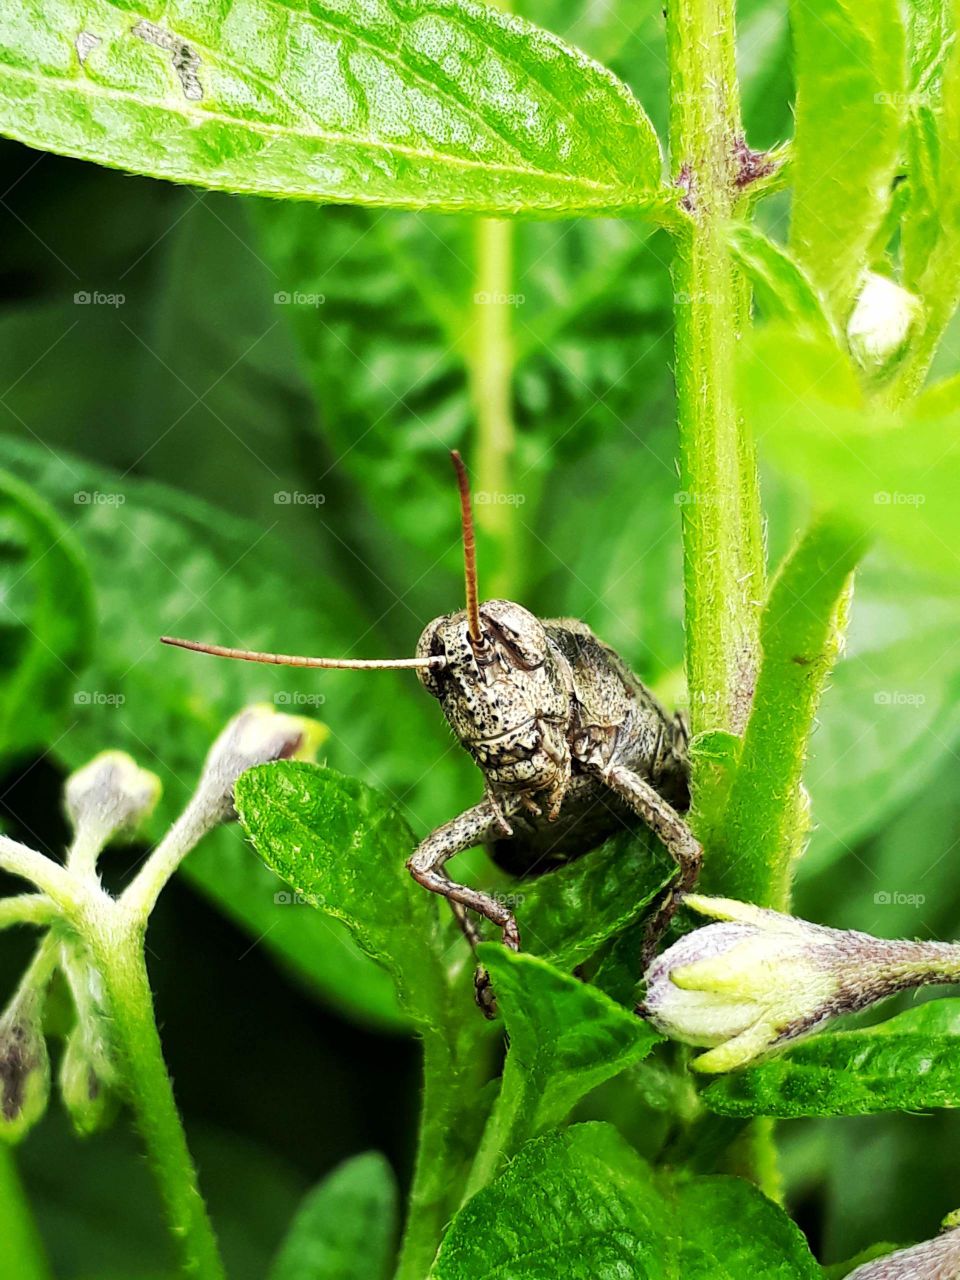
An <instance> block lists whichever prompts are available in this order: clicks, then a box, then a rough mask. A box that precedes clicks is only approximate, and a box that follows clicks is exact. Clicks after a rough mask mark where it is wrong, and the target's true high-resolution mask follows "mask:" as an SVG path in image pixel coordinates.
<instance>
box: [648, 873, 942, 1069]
mask: <svg viewBox="0 0 960 1280" xmlns="http://www.w3.org/2000/svg"><path fill="white" fill-rule="evenodd" d="M685 902H686V905H687V906H689V907H692V908H693V909H694V910H695V911H699V912H700V913H701V914H702V915H706V916H713V917H714V918H716V919H717V920H719V921H720V922H721V923H718V924H710V925H706V926H705V927H703V928H700V929H695V930H694V931H693V932H692V933H688V934H687V935H686V936H685V937H683V938H681V939H680V940H679V941H678V942H676V943H674V945H673V946H672V947H670V948H668V950H666V951H665V952H664V953H663V955H661V956H658V957H657V959H656V960H654V961H653V963H652V964H651V965H650V967H649V968H648V969H647V972H646V974H645V981H646V995H645V997H644V1001H643V1004H642V1006H641V1011H642V1012H643V1014H644V1015H645V1016H646V1017H647V1018H649V1020H650V1021H651V1022H652V1023H653V1025H654V1026H655V1027H657V1028H658V1030H660V1031H662V1032H664V1034H665V1035H668V1036H671V1037H672V1038H673V1039H675V1040H682V1041H684V1042H685V1043H686V1044H693V1045H701V1046H703V1047H705V1048H707V1049H709V1052H708V1053H704V1054H701V1055H700V1056H699V1057H698V1058H696V1059H695V1060H694V1062H693V1063H692V1066H693V1067H694V1069H695V1070H697V1071H705V1072H718V1071H730V1070H732V1069H733V1068H735V1067H741V1066H743V1065H744V1064H746V1063H748V1062H751V1061H753V1060H754V1059H756V1058H760V1057H763V1056H765V1055H766V1054H768V1053H770V1052H772V1051H774V1050H775V1049H778V1048H780V1046H781V1045H784V1044H786V1043H787V1042H788V1041H791V1040H796V1039H799V1038H800V1037H802V1036H807V1035H810V1034H812V1033H813V1032H814V1031H816V1030H818V1029H819V1028H820V1027H822V1026H823V1025H824V1023H826V1022H828V1021H829V1020H830V1019H831V1018H835V1017H837V1016H838V1015H840V1014H843V1013H854V1012H856V1011H857V1010H858V1009H863V1008H866V1006H867V1005H870V1004H873V1003H874V1002H875V1001H877V1000H882V999H883V998H884V997H885V996H888V995H892V994H893V993H894V992H897V991H903V990H905V989H907V988H909V987H918V986H923V985H925V984H927V983H934V982H956V981H960V946H956V945H954V944H951V943H942V942H908V941H888V940H884V939H881V938H874V937H872V936H871V935H870V934H866V933H858V932H855V931H853V930H843V929H827V928H824V927H823V926H822V925H816V924H810V923H808V922H807V921H806V920H798V919H796V918H795V917H794V916H788V915H783V914H781V913H780V912H778V911H768V910H765V909H763V908H761V907H754V906H751V905H749V904H748V903H743V902H734V901H732V900H730V899H728V898H707V897H702V896H701V895H699V894H688V895H687V897H686V898H685Z"/></svg>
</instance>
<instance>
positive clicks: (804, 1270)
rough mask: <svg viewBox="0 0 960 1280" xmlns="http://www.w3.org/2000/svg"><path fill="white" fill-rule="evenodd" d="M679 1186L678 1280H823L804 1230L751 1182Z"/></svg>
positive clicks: (719, 1180) (696, 1181) (680, 1182)
mask: <svg viewBox="0 0 960 1280" xmlns="http://www.w3.org/2000/svg"><path fill="white" fill-rule="evenodd" d="M668 1186H669V1184H668ZM673 1186H674V1188H675V1190H674V1192H673V1208H674V1214H675V1231H676V1236H675V1239H676V1240H677V1241H678V1246H679V1247H678V1258H677V1267H676V1271H675V1272H671V1273H670V1274H671V1275H676V1276H677V1280H745V1277H748V1276H757V1277H761V1276H762V1277H763V1280H801V1278H802V1280H822V1273H821V1270H820V1267H819V1266H818V1265H817V1263H816V1261H815V1260H814V1258H813V1256H812V1254H811V1253H810V1248H809V1246H808V1244H807V1242H806V1240H805V1239H804V1237H803V1233H802V1232H801V1231H800V1228H799V1227H798V1226H796V1224H795V1223H794V1222H792V1221H791V1219H790V1218H789V1217H788V1216H787V1215H786V1213H784V1212H783V1210H782V1209H780V1208H779V1207H778V1206H777V1205H775V1204H773V1203H772V1201H770V1200H768V1199H767V1198H766V1197H765V1196H763V1195H762V1194H761V1193H760V1192H759V1191H758V1190H757V1188H756V1187H754V1186H752V1185H751V1184H750V1183H749V1182H744V1181H743V1180H742V1179H740V1178H727V1177H711V1178H692V1179H689V1180H684V1179H683V1178H682V1177H678V1178H677V1179H676V1180H675V1182H674V1184H673ZM666 1195H667V1196H668V1197H669V1195H670V1192H669V1190H667V1191H666Z"/></svg>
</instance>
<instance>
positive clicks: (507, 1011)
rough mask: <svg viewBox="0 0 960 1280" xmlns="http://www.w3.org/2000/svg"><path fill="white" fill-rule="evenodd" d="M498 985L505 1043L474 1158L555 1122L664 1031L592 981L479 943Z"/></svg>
mask: <svg viewBox="0 0 960 1280" xmlns="http://www.w3.org/2000/svg"><path fill="white" fill-rule="evenodd" d="M477 955H478V958H479V959H480V961H481V963H482V964H483V965H484V966H485V967H486V968H487V970H488V971H489V973H490V977H491V979H492V982H493V989H494V991H496V993H497V1007H498V1009H499V1010H500V1012H501V1013H502V1014H503V1020H504V1023H505V1024H506V1028H507V1034H508V1035H509V1037H510V1048H509V1051H508V1053H507V1061H506V1065H505V1067H504V1071H503V1084H502V1086H501V1090H500V1096H499V1098H498V1100H497V1105H496V1107H495V1108H494V1112H493V1115H492V1116H491V1119H490V1124H489V1127H488V1129H487V1132H486V1134H485V1135H484V1143H483V1145H482V1146H481V1149H480V1153H479V1155H478V1159H477V1164H478V1166H479V1167H480V1169H481V1170H482V1171H483V1172H482V1176H480V1175H478V1174H477V1170H476V1169H475V1171H474V1173H475V1177H478V1176H480V1181H479V1183H478V1185H482V1183H483V1182H485V1181H487V1180H488V1178H489V1176H490V1173H492V1171H493V1169H494V1168H495V1166H496V1164H497V1163H498V1162H499V1161H500V1160H503V1159H509V1158H510V1157H511V1156H512V1155H513V1154H514V1152H515V1151H516V1150H517V1149H518V1148H519V1147H520V1146H521V1145H522V1144H523V1143H524V1142H525V1141H526V1140H527V1139H528V1138H532V1137H535V1136H536V1135H538V1134H540V1133H543V1132H544V1130H546V1129H549V1128H552V1127H553V1126H554V1125H557V1124H559V1123H560V1121H561V1120H563V1119H564V1117H565V1116H567V1115H568V1114H569V1112H570V1111H571V1110H572V1108H573V1107H574V1106H575V1104H576V1103H577V1102H579V1100H580V1099H581V1098H582V1097H584V1096H585V1095H586V1094H587V1093H589V1092H590V1090H591V1089H595V1088H596V1087H597V1086H598V1085H600V1084H602V1083H603V1082H604V1081H605V1080H609V1079H610V1078H611V1077H613V1076H615V1075H618V1074H619V1073H620V1072H621V1071H623V1070H624V1069H625V1068H626V1067H628V1066H630V1065H631V1064H632V1063H634V1062H639V1061H640V1060H641V1059H642V1058H644V1057H646V1055H647V1054H648V1053H649V1052H650V1050H651V1049H652V1048H653V1046H654V1045H655V1044H656V1043H657V1042H658V1041H659V1040H661V1039H662V1038H663V1037H662V1036H660V1035H658V1034H657V1032H655V1031H654V1030H653V1029H652V1028H651V1027H650V1025H649V1024H648V1023H646V1022H644V1021H643V1020H642V1019H641V1018H639V1017H637V1016H636V1014H633V1013H629V1012H627V1010H625V1009H624V1008H622V1007H621V1006H620V1005H618V1004H615V1003H614V1002H613V1000H611V999H610V998H609V996H606V995H604V994H603V992H602V991H598V990H597V988H596V987H592V986H589V985H587V984H586V983H583V982H579V981H578V980H577V979H576V978H572V977H569V976H568V975H567V974H565V973H560V972H559V970H557V969H554V968H553V966H552V965H549V964H547V963H546V962H545V961H543V960H540V959H538V958H537V957H536V956H531V955H526V954H524V953H521V954H519V955H517V954H515V953H513V952H511V951H507V950H506V949H505V948H504V947H502V946H500V945H499V944H497V943H495V942H484V943H481V945H480V946H479V947H478V948H477Z"/></svg>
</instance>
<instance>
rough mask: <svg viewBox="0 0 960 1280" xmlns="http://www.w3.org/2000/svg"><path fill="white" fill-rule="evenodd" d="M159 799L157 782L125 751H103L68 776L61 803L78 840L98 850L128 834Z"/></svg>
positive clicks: (149, 812)
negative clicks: (118, 837) (93, 844)
mask: <svg viewBox="0 0 960 1280" xmlns="http://www.w3.org/2000/svg"><path fill="white" fill-rule="evenodd" d="M159 798H160V779H159V778H158V777H157V776H156V774H153V773H150V772H149V771H148V770H146V769H141V768H140V767H139V765H138V764H137V762H136V761H135V760H133V759H132V758H131V757H130V756H128V755H127V754H126V752H124V751H103V752H101V753H100V755H98V756H94V758H93V759H92V760H91V761H90V763H89V764H85V765H84V766H83V768H82V769H78V770H77V771H76V772H75V773H71V775H70V777H69V778H68V779H67V782H66V786H65V788H64V802H65V805H66V810H67V815H68V817H69V818H70V821H71V823H72V824H73V828H74V830H75V832H76V834H77V837H78V839H81V840H83V841H85V842H87V841H89V842H90V843H96V844H98V845H99V846H100V847H101V848H102V847H103V845H105V844H106V843H107V841H108V840H112V839H114V837H116V836H120V835H129V834H131V833H132V832H133V831H134V830H135V829H136V827H137V826H138V825H139V823H140V822H142V821H143V820H144V818H146V817H148V816H149V815H150V814H151V813H152V812H153V809H154V807H155V805H156V803H157V800H158V799H159Z"/></svg>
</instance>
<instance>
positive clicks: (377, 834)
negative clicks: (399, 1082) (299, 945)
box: [235, 761, 446, 1025]
mask: <svg viewBox="0 0 960 1280" xmlns="http://www.w3.org/2000/svg"><path fill="white" fill-rule="evenodd" d="M235 796H236V807H237V812H238V814H239V815H240V821H241V822H242V824H243V827H244V830H245V831H246V832H247V834H248V835H249V836H250V838H251V840H252V841H253V845H254V848H255V849H256V851H257V853H258V854H259V855H260V857H261V858H262V859H263V861H264V862H265V863H266V864H267V866H268V867H269V868H270V869H271V871H275V872H276V873H277V875H278V876H280V877H281V879H283V880H285V881H286V882H287V883H288V884H289V885H290V886H291V887H292V888H293V889H294V890H295V891H296V892H297V893H298V894H300V895H302V896H303V897H305V898H306V899H307V901H308V902H310V903H311V905H313V906H315V907H317V908H318V909H319V910H321V911H323V912H325V913H326V914H328V915H331V916H333V917H334V918H335V919H337V920H340V921H342V922H343V923H344V924H345V925H346V926H347V928H348V929H349V930H350V932H351V933H352V934H353V936H354V938H355V939H356V941H357V943H358V944H359V946H360V947H361V949H362V950H363V951H364V952H366V954H367V955H369V956H372V957H373V959H375V960H377V961H379V962H380V963H381V964H382V965H383V966H384V967H385V968H386V969H387V970H388V971H389V972H390V973H391V975H392V976H393V978H394V981H395V982H396V984H397V991H398V994H399V995H400V998H401V1001H402V1002H403V1004H404V1005H405V1006H406V1008H407V1009H409V1010H410V1012H411V1014H413V1016H414V1017H415V1018H416V1019H417V1021H418V1022H420V1023H421V1024H425V1025H437V1023H438V1022H439V1021H440V1019H441V1017H442V1009H443V1006H444V999H445V993H446V979H445V974H444V969H443V964H442V957H443V951H444V947H443V941H442V936H441V930H440V925H439V920H438V912H437V902H436V899H435V897H433V896H432V895H430V894H427V893H424V891H423V890H422V889H421V888H420V887H419V886H418V885H416V884H414V882H413V880H412V879H411V877H410V875H409V873H408V872H407V870H406V868H405V866H404V864H405V862H406V860H407V858H408V857H409V856H410V854H411V853H412V852H413V849H414V845H415V843H416V842H415V840H414V838H413V834H412V832H411V831H410V828H409V827H408V826H407V824H406V822H405V821H404V820H403V818H402V817H400V815H399V814H398V813H397V812H396V810H395V809H394V808H393V807H392V806H391V805H389V804H387V802H386V801H385V800H384V799H383V797H382V796H380V795H379V794H378V793H377V792H376V791H374V790H372V788H370V787H367V786H365V785H364V784H363V783H362V782H359V781H358V780H357V779H356V778H348V777H346V776H345V775H344V774H340V773H336V772H334V770H333V769H323V768H320V767H319V766H317V765H311V764H304V763H300V762H297V761H281V762H279V763H277V764H272V765H261V766H260V767H259V768H256V769H250V770H249V771H248V772H247V773H245V774H243V775H242V777H241V778H240V780H239V781H238V782H237V786H236V790H235Z"/></svg>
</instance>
